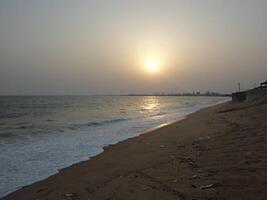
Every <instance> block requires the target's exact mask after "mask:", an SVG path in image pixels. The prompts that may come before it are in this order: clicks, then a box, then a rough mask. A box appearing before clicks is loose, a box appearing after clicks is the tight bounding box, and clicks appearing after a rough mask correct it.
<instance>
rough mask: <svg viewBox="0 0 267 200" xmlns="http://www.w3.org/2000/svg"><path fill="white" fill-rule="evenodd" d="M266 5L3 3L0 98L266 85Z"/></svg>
mask: <svg viewBox="0 0 267 200" xmlns="http://www.w3.org/2000/svg"><path fill="white" fill-rule="evenodd" d="M266 10H267V1H265V0H254V1H251V0H232V1H224V0H203V1H199V0H186V1H185V0H133V1H125V0H110V1H105V0H76V1H69V0H58V1H54V0H46V1H42V0H25V1H21V0H12V1H11V0H2V1H0V95H64V94H66V95H80V94H81V95H101V94H130V93H136V94H140V93H153V92H164V93H172V92H174V93H185V92H192V91H200V92H206V91H208V90H209V91H216V92H220V93H231V92H234V91H237V90H238V83H239V82H240V83H241V89H242V90H246V89H249V88H253V87H254V86H255V84H256V85H259V84H260V82H262V81H264V80H266V79H267V65H266V63H267V56H266V52H267V36H266V33H267V24H266V19H267V12H266Z"/></svg>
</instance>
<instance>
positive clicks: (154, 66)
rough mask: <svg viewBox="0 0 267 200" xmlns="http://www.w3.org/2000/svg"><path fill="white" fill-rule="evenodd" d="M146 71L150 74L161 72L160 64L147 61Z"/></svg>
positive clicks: (151, 60) (152, 60)
mask: <svg viewBox="0 0 267 200" xmlns="http://www.w3.org/2000/svg"><path fill="white" fill-rule="evenodd" d="M145 69H146V71H147V72H149V73H156V72H159V70H160V65H159V62H158V61H157V60H155V59H150V60H147V62H146V63H145Z"/></svg>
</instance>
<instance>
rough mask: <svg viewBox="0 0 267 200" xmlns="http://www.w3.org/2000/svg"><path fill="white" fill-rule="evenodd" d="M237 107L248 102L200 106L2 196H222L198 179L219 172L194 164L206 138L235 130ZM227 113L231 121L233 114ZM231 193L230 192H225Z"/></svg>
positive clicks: (217, 186)
mask: <svg viewBox="0 0 267 200" xmlns="http://www.w3.org/2000/svg"><path fill="white" fill-rule="evenodd" d="M242 106H243V107H245V108H246V106H247V105H246V104H245V103H243V104H233V103H231V102H227V103H222V104H218V105H215V106H212V107H208V108H204V109H201V110H199V111H197V112H194V113H192V114H189V115H188V116H187V117H186V118H185V119H182V120H179V121H175V122H172V123H170V124H168V125H166V126H163V127H160V128H157V129H155V130H149V131H146V132H145V133H144V134H141V135H139V136H137V137H134V138H129V139H127V140H124V141H122V142H118V143H117V144H115V145H109V146H107V147H105V148H104V152H103V153H101V154H98V155H96V156H94V157H92V158H90V160H88V161H82V162H80V163H77V164H74V165H72V166H70V167H67V168H65V169H62V170H60V171H59V173H57V174H55V175H52V176H50V177H48V178H47V179H45V180H42V181H39V182H36V183H34V184H32V185H29V186H26V187H23V188H22V189H20V190H18V191H15V192H13V193H11V194H9V195H7V196H6V197H3V198H2V199H119V198H121V199H152V198H153V199H175V198H176V199H177V198H178V199H187V198H188V197H189V194H190V197H196V198H197V199H206V198H207V197H210V198H216V197H218V196H219V197H221V196H220V195H222V193H221V192H222V191H224V193H225V195H227V190H226V189H227V188H226V187H224V183H223V181H219V179H217V180H216V181H211V180H202V179H204V178H203V177H205V178H206V179H209V178H214V177H216V175H217V176H218V175H220V173H219V171H220V170H217V169H215V170H212V169H211V170H208V171H207V172H206V171H205V170H203V169H202V168H201V164H199V163H198V162H200V163H201V161H202V160H203V158H201V157H202V156H203V155H204V157H205V153H207V152H208V151H209V149H210V146H208V147H206V146H205V145H203V143H209V142H210V141H211V140H215V143H216V142H217V143H218V142H219V140H218V138H217V137H221V135H224V136H225V134H226V135H227V134H229V131H234V129H235V128H236V126H237V124H235V123H236V122H229V121H226V119H225V118H229V116H228V115H233V112H232V110H234V111H236V112H234V115H238V114H241V115H242V116H243V115H244V113H242V112H243V111H244V109H243V108H242ZM258 106H263V107H264V108H266V104H260V105H256V106H254V107H253V106H250V107H249V108H248V109H251V110H253V109H255V108H258ZM240 107H241V108H240ZM236 109H237V110H236ZM248 109H246V110H248ZM229 110H230V111H229ZM240 112H241V113H240ZM251 112H252V113H254V112H256V111H251ZM237 113H238V114H237ZM256 114H257V113H256ZM262 114H265V113H262ZM230 117H231V116H230ZM232 117H233V120H234V121H235V120H236V117H237V116H232ZM243 117H244V116H243ZM249 117H251V116H249ZM254 117H255V116H254ZM260 119H261V118H260ZM260 119H259V120H260ZM254 121H255V120H254ZM222 122H223V123H222ZM251 123H253V120H252V121H251ZM260 128H261V127H260ZM236 131H237V132H240V130H236ZM230 136H231V134H230ZM230 136H228V137H230ZM261 137H263V136H262V135H261ZM236 142H238V141H236ZM262 142H264V140H262ZM216 145H217V146H218V144H216ZM216 145H215V146H216ZM231 148H234V147H232V146H231ZM216 150H217V151H219V152H220V151H223V150H225V149H224V148H221V147H220V148H219V150H218V149H216ZM215 158H216V157H215ZM201 159H202V160H201ZM213 159H214V155H213V156H211V157H210V158H209V159H208V161H209V162H207V160H206V162H204V161H203V162H204V163H206V164H207V163H210V162H211V163H212V162H214V160H213ZM204 160H205V159H204ZM220 162H222V167H224V164H225V163H227V165H228V160H226V158H223V159H222V160H220ZM241 165H242V164H241ZM244 165H245V166H246V163H244ZM204 171H205V172H204ZM202 176H203V177H202ZM242 178H244V177H242ZM199 181H201V183H198V182H199ZM263 185H264V184H263ZM205 186H206V187H207V188H206V189H205ZM203 187H204V188H203ZM119 188H120V189H119ZM235 192H236V193H237V192H238V191H235ZM239 192H240V191H239ZM258 192H259V191H258ZM230 193H231V194H233V193H234V191H232V190H230ZM237 194H238V193H237ZM228 197H229V196H228ZM244 198H248V197H246V196H244ZM248 199H249V198H248Z"/></svg>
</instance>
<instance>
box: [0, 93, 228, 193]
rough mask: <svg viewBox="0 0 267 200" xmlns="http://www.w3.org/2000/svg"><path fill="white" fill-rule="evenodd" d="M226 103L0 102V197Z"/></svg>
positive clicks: (145, 99)
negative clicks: (105, 149)
mask: <svg viewBox="0 0 267 200" xmlns="http://www.w3.org/2000/svg"><path fill="white" fill-rule="evenodd" d="M227 100H228V98H226V97H178V96H9V97H8V96H2V97H0V196H4V195H6V194H8V193H10V192H12V191H15V190H17V189H19V188H20V187H22V186H25V185H28V184H31V183H33V182H36V181H38V180H42V179H44V178H46V177H48V176H50V175H52V174H55V173H57V172H58V170H59V169H62V168H65V167H67V166H70V165H71V164H74V163H77V162H79V161H83V160H87V159H89V158H90V157H92V156H94V155H97V154H99V153H101V152H102V151H103V147H105V146H107V145H110V144H115V143H117V142H119V141H122V140H125V139H127V138H131V137H135V136H138V135H140V134H142V133H143V132H144V131H145V130H146V129H148V128H151V127H153V126H157V125H160V124H163V123H166V122H169V121H173V120H176V119H180V118H182V117H184V116H186V115H187V114H189V113H192V112H194V111H197V110H199V109H201V108H204V107H207V106H211V105H214V104H217V103H220V102H223V101H227Z"/></svg>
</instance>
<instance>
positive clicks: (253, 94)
mask: <svg viewBox="0 0 267 200" xmlns="http://www.w3.org/2000/svg"><path fill="white" fill-rule="evenodd" d="M264 96H267V80H266V81H264V82H262V83H261V84H260V86H259V87H256V88H254V89H251V90H247V91H242V92H235V93H233V94H232V101H234V102H243V101H254V100H257V99H261V98H263V97H264Z"/></svg>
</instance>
